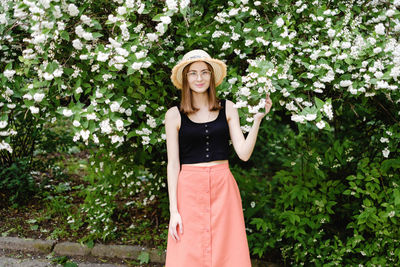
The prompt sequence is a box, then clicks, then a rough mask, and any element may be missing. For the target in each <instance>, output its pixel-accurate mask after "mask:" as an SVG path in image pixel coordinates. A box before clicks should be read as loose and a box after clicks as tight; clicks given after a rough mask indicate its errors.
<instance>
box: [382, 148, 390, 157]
mask: <svg viewBox="0 0 400 267" xmlns="http://www.w3.org/2000/svg"><path fill="white" fill-rule="evenodd" d="M389 153H390V150H389V148H388V147H385V149H384V150H382V154H383V156H384V157H385V158H387V157H388V156H389Z"/></svg>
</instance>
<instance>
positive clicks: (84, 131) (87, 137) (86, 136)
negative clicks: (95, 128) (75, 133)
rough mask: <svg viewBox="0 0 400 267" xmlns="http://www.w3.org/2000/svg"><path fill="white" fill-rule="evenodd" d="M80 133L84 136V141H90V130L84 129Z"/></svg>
mask: <svg viewBox="0 0 400 267" xmlns="http://www.w3.org/2000/svg"><path fill="white" fill-rule="evenodd" d="M79 133H80V135H81V136H82V139H83V141H86V140H88V139H89V134H90V131H89V130H83V129H82V130H81V131H80V132H79Z"/></svg>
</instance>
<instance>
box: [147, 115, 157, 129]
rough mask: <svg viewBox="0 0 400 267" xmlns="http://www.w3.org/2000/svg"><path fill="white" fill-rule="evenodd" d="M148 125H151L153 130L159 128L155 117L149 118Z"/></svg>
mask: <svg viewBox="0 0 400 267" xmlns="http://www.w3.org/2000/svg"><path fill="white" fill-rule="evenodd" d="M147 125H149V126H150V127H151V128H155V127H156V126H157V124H156V120H155V119H154V118H153V117H150V118H148V119H147Z"/></svg>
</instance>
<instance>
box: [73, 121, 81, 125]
mask: <svg viewBox="0 0 400 267" xmlns="http://www.w3.org/2000/svg"><path fill="white" fill-rule="evenodd" d="M72 125H74V126H75V127H79V126H81V123H80V122H79V121H77V120H74V121H73V122H72Z"/></svg>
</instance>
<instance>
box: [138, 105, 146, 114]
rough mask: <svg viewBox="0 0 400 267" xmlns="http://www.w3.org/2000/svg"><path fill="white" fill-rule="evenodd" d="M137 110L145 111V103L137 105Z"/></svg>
mask: <svg viewBox="0 0 400 267" xmlns="http://www.w3.org/2000/svg"><path fill="white" fill-rule="evenodd" d="M138 111H141V112H145V111H146V105H144V104H142V105H140V106H139V107H138Z"/></svg>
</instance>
